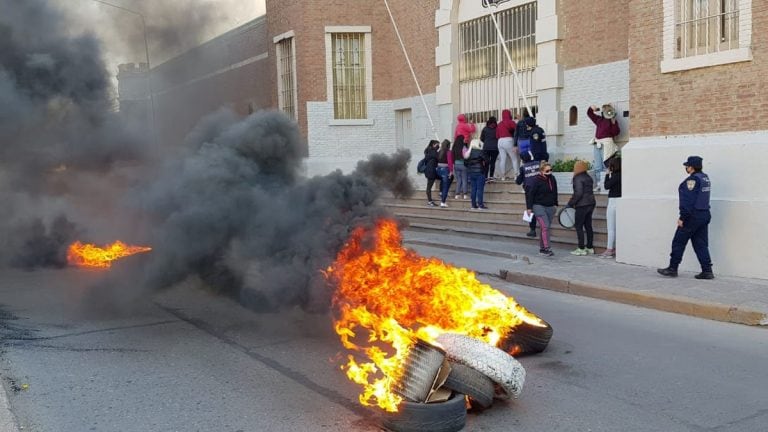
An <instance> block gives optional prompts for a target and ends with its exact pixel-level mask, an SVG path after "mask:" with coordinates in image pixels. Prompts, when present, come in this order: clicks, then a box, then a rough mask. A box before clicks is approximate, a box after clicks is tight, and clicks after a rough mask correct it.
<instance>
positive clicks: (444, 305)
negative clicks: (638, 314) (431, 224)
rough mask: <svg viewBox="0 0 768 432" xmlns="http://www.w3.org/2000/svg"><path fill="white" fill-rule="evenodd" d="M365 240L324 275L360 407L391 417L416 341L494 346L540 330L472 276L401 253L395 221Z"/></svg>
mask: <svg viewBox="0 0 768 432" xmlns="http://www.w3.org/2000/svg"><path fill="white" fill-rule="evenodd" d="M368 234H369V233H367V232H366V230H364V229H362V228H358V229H356V230H355V231H353V233H352V235H351V236H350V239H349V241H348V242H347V244H346V245H345V246H344V248H343V249H342V250H341V252H339V254H338V255H337V257H336V261H335V262H334V263H333V264H332V265H331V267H329V268H328V271H327V273H326V275H327V277H329V279H330V280H332V281H333V282H335V283H336V285H337V289H336V291H335V294H334V299H333V304H334V308H335V313H336V316H335V319H334V326H335V330H336V333H338V335H339V337H340V338H341V342H342V345H343V346H344V347H345V348H346V349H347V350H349V351H350V352H351V354H349V355H348V356H347V359H348V361H347V363H346V364H345V365H343V366H342V367H341V369H342V370H344V371H345V372H346V374H347V377H348V378H349V379H350V380H352V381H353V382H355V383H358V384H360V385H362V386H363V392H362V393H361V394H360V397H359V400H360V403H362V404H363V405H367V406H373V405H376V406H379V407H381V408H382V409H384V410H386V411H390V412H396V411H397V410H398V405H399V404H400V402H401V401H402V397H400V396H399V395H398V394H397V393H395V392H394V391H393V389H394V384H395V383H397V381H398V379H399V378H401V376H402V373H403V368H404V364H405V360H406V359H407V357H408V352H409V351H410V348H411V347H412V346H413V344H414V343H415V341H416V340H417V339H422V340H424V341H426V342H428V343H432V344H436V343H435V339H436V338H437V337H438V336H439V335H441V334H443V333H448V332H450V333H459V334H464V335H468V336H471V337H474V338H477V339H480V340H483V341H485V342H487V343H489V344H491V345H494V346H496V345H498V344H499V342H500V341H502V340H503V338H504V337H506V336H507V335H508V334H509V333H510V332H511V331H512V330H513V329H514V328H515V326H517V325H518V324H520V323H521V322H523V321H524V322H531V323H540V322H541V321H540V320H539V318H538V317H537V316H536V315H534V314H532V313H530V312H528V311H527V310H525V309H524V308H523V307H522V306H520V305H519V304H517V302H516V301H515V300H514V299H513V298H511V297H508V296H506V295H504V294H503V293H501V292H499V291H497V290H495V289H493V288H491V287H490V286H489V285H487V284H484V283H481V282H480V281H478V280H477V278H476V276H475V273H474V272H472V271H470V270H467V269H465V268H458V267H454V266H451V265H449V264H446V263H445V262H443V261H441V260H439V259H437V258H425V257H422V256H420V255H418V254H417V253H416V252H415V251H413V250H409V249H406V248H404V247H403V246H402V244H401V243H402V236H401V234H400V231H399V230H398V228H397V224H396V223H395V221H393V220H389V219H382V220H380V221H379V222H378V224H377V226H376V231H375V236H374V237H375V240H374V241H372V242H370V244H369V242H368V241H367V240H368V239H369V238H370V237H371V236H370V235H368Z"/></svg>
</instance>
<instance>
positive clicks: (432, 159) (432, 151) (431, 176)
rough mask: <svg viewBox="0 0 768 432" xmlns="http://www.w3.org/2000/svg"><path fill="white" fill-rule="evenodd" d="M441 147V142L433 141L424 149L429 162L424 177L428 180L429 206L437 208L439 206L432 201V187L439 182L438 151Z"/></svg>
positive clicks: (425, 157)
mask: <svg viewBox="0 0 768 432" xmlns="http://www.w3.org/2000/svg"><path fill="white" fill-rule="evenodd" d="M439 146H440V141H438V140H432V141H430V142H429V144H427V148H425V149H424V159H425V160H426V161H427V169H426V170H424V177H426V178H427V205H428V206H430V207H437V204H435V202H434V201H433V200H432V186H433V185H434V184H435V180H437V149H438V147H439Z"/></svg>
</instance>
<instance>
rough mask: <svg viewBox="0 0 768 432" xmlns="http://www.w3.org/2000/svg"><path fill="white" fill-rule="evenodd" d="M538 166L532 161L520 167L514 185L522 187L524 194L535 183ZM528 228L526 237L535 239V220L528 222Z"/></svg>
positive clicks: (539, 163)
mask: <svg viewBox="0 0 768 432" xmlns="http://www.w3.org/2000/svg"><path fill="white" fill-rule="evenodd" d="M528 157H529V156H528ZM540 165H541V162H539V161H537V160H534V161H528V162H525V163H524V164H523V165H522V166H521V167H520V172H519V173H518V174H517V178H516V179H515V183H517V184H521V185H523V190H524V191H525V193H528V191H529V190H530V189H531V186H532V185H533V183H534V182H535V181H536V176H538V175H539V167H540ZM528 228H530V230H529V231H528V234H526V235H527V236H528V237H536V218H533V219H531V221H530V222H528Z"/></svg>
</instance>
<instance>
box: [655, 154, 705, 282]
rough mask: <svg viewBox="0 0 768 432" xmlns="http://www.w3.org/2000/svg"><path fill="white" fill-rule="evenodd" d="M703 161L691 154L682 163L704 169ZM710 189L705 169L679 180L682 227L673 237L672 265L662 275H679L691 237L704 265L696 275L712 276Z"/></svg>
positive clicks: (698, 277)
mask: <svg viewBox="0 0 768 432" xmlns="http://www.w3.org/2000/svg"><path fill="white" fill-rule="evenodd" d="M702 163H703V160H702V158H700V157H698V156H690V157H689V158H688V160H687V161H686V162H685V163H684V164H683V165H685V166H691V167H697V168H701V166H702ZM711 188H712V185H711V182H710V180H709V176H707V175H706V174H704V173H703V172H694V173H692V174H691V175H689V176H688V177H687V178H686V179H685V180H683V182H682V183H680V186H679V187H678V194H679V196H680V220H681V221H682V223H683V226H682V227H678V228H677V231H676V232H675V237H674V238H673V239H672V253H670V255H669V267H668V268H667V269H660V270H659V273H661V274H662V275H664V276H677V267H678V266H679V265H680V262H681V261H682V260H683V253H684V252H685V247H686V246H687V245H688V240H690V241H691V244H692V245H693V250H694V252H695V253H696V258H698V260H699V264H701V271H702V272H701V273H700V274H698V275H696V278H697V279H712V278H713V275H712V259H711V257H710V255H709V222H710V221H711V220H712V215H711V213H710V211H709V200H710V193H711ZM665 271H666V272H665Z"/></svg>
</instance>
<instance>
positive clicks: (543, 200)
mask: <svg viewBox="0 0 768 432" xmlns="http://www.w3.org/2000/svg"><path fill="white" fill-rule="evenodd" d="M525 204H526V208H527V210H526V211H527V212H528V214H531V213H533V215H534V216H535V217H536V220H537V221H538V225H539V227H541V235H540V236H539V255H544V256H552V255H554V254H555V253H554V252H552V248H551V245H550V241H549V236H550V233H549V231H550V228H551V226H552V219H554V217H555V209H556V208H557V180H556V179H555V177H554V176H553V175H552V165H550V164H549V162H542V163H541V167H540V168H539V175H537V176H536V179H535V181H534V182H533V183H532V185H531V188H530V192H529V193H526V194H525Z"/></svg>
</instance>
